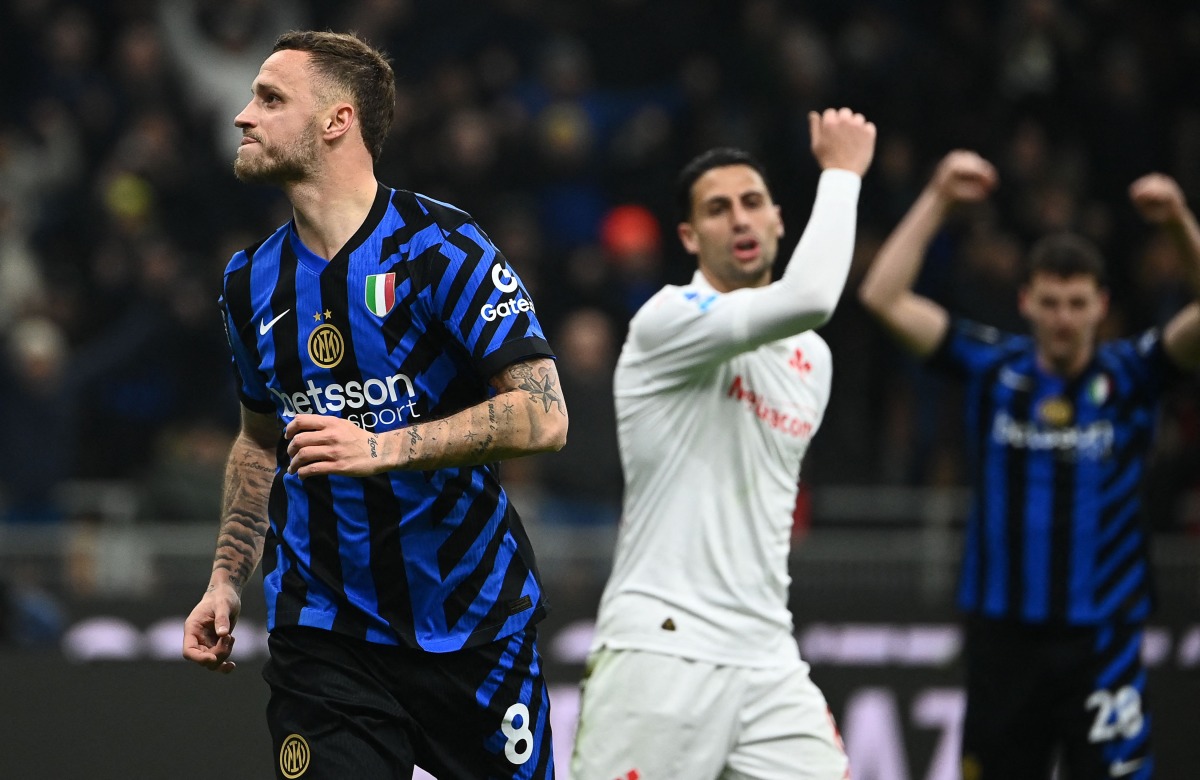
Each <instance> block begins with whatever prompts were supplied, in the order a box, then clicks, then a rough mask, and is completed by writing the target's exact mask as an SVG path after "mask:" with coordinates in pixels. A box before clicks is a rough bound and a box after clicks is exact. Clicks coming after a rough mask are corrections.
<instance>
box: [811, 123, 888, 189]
mask: <svg viewBox="0 0 1200 780" xmlns="http://www.w3.org/2000/svg"><path fill="white" fill-rule="evenodd" d="M808 130H809V135H810V136H811V137H812V153H813V156H814V157H816V158H817V164H818V165H820V166H821V170H825V169H827V168H842V169H845V170H848V171H853V172H854V173H857V174H858V175H859V176H862V175H863V174H865V173H866V172H867V168H870V167H871V159H872V158H873V157H874V156H875V124H874V123H872V122H868V121H867V120H866V118H865V117H864V116H863V115H862V114H856V113H855V112H853V111H851V110H850V109H848V108H839V109H836V110H834V109H832V108H827V109H825V111H824V113H822V114H818V113H817V112H816V111H809V112H808Z"/></svg>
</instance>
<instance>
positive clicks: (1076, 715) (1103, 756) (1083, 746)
mask: <svg viewBox="0 0 1200 780" xmlns="http://www.w3.org/2000/svg"><path fill="white" fill-rule="evenodd" d="M1142 634H1143V629H1142V626H1141V625H1138V624H1134V625H1129V624H1114V625H1108V626H1098V627H1048V626H1031V625H1023V624H1019V623H1009V622H1000V621H993V620H984V619H981V618H970V619H968V621H967V633H966V654H965V657H966V662H967V714H966V722H965V724H964V726H963V780H1012V778H1023V779H1028V780H1044V778H1048V777H1050V772H1051V767H1052V766H1053V764H1054V761H1055V759H1056V757H1058V759H1059V760H1060V761H1061V764H1062V767H1063V769H1064V770H1065V777H1066V778H1069V780H1148V778H1150V777H1152V776H1153V773H1154V762H1153V759H1152V757H1151V755H1150V716H1149V715H1148V714H1147V709H1146V670H1145V667H1144V666H1143V665H1142V658H1141V649H1142Z"/></svg>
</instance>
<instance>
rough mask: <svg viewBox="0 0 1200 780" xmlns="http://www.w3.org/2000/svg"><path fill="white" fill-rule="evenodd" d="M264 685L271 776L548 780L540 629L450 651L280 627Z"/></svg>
mask: <svg viewBox="0 0 1200 780" xmlns="http://www.w3.org/2000/svg"><path fill="white" fill-rule="evenodd" d="M269 647H270V651H271V655H270V658H269V659H268V661H267V663H266V665H265V666H264V668H263V678H264V679H265V680H266V681H267V683H268V684H269V685H270V686H271V699H270V702H269V703H268V705H267V724H268V726H269V727H270V730H271V742H272V745H273V750H274V757H275V760H274V764H275V776H276V777H277V778H286V780H296V779H297V778H300V779H301V780H377V779H378V778H389V779H390V778H404V780H409V778H411V777H412V771H413V766H414V764H415V765H417V766H420V767H421V768H422V769H425V770H426V771H428V772H430V773H431V774H433V775H434V776H435V777H437V778H438V780H483V778H504V779H505V780H508V779H510V778H512V779H513V780H515V779H516V778H522V779H525V778H537V779H538V780H542V779H543V778H552V777H553V776H554V755H553V750H552V748H551V735H550V701H549V698H548V696H547V692H546V683H545V680H544V679H543V677H542V671H541V659H540V658H539V656H538V652H537V634H536V629H533V628H528V629H526V630H525V631H522V632H520V633H518V634H515V635H513V636H510V637H507V638H505V639H501V640H498V641H496V642H492V643H490V644H486V645H481V646H479V647H472V648H469V649H466V650H461V651H458V652H454V653H429V652H424V651H421V650H412V649H408V648H400V647H391V646H387V645H378V644H373V643H369V642H365V641H362V640H358V639H354V638H352V637H348V636H343V635H340V634H335V633H333V632H331V631H324V630H321V629H314V628H303V627H298V626H288V627H283V628H279V629H276V630H275V631H273V632H272V633H271V637H270V640H269Z"/></svg>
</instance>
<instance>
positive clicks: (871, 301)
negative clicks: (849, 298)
mask: <svg viewBox="0 0 1200 780" xmlns="http://www.w3.org/2000/svg"><path fill="white" fill-rule="evenodd" d="M858 302H859V303H861V304H862V305H863V307H864V308H866V309H867V310H868V311H871V312H878V311H879V306H880V301H879V294H878V292H877V291H876V290H875V287H874V285H872V284H871V280H870V279H865V280H863V283H862V284H860V285H859V286H858Z"/></svg>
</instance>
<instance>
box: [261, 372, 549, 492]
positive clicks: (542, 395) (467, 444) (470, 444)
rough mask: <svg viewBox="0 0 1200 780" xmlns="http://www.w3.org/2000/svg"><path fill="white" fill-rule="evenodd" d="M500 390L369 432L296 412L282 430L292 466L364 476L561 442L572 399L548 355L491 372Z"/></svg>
mask: <svg viewBox="0 0 1200 780" xmlns="http://www.w3.org/2000/svg"><path fill="white" fill-rule="evenodd" d="M491 384H492V387H494V388H495V389H496V393H497V394H496V396H495V397H493V398H489V399H488V400H487V401H484V402H483V403H481V404H476V405H475V406H471V407H468V408H466V409H463V410H462V411H461V412H458V413H457V414H453V415H450V416H449V417H444V418H442V419H440V420H430V421H429V422H422V423H417V424H415V425H410V426H409V427H407V428H401V429H400V430H396V431H389V432H387V433H381V434H376V433H371V432H369V431H364V430H362V429H360V428H358V427H357V426H356V425H354V424H353V423H351V422H348V421H346V420H342V419H340V418H337V417H328V416H322V415H315V414H301V415H297V416H296V419H294V420H292V422H291V423H289V424H288V427H287V429H286V431H285V432H284V436H285V437H286V438H287V439H288V440H289V443H288V455H289V456H291V464H290V465H289V467H288V470H289V471H291V472H292V473H294V474H298V475H300V477H301V478H308V477H311V476H316V475H319V474H348V475H352V476H366V475H368V474H377V473H379V472H382V471H391V470H394V469H438V468H446V467H453V466H474V465H478V464H480V463H492V462H494V461H497V460H505V459H507V458H516V457H520V456H521V455H531V454H533V453H535V452H549V451H552V450H559V449H562V447H563V445H564V444H566V442H567V405H566V402H565V401H564V400H563V394H562V389H561V388H560V387H559V384H558V369H557V368H556V367H555V364H554V361H553V360H551V359H550V358H533V359H530V360H525V361H522V362H520V363H513V364H512V365H510V366H508V367H507V368H505V369H504V370H503V371H501V372H500V373H499V374H497V375H496V376H494V377H492V381H491Z"/></svg>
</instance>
